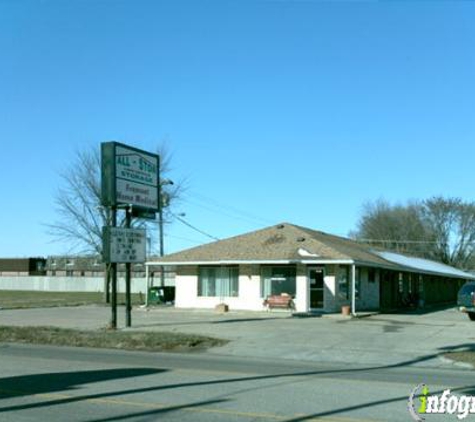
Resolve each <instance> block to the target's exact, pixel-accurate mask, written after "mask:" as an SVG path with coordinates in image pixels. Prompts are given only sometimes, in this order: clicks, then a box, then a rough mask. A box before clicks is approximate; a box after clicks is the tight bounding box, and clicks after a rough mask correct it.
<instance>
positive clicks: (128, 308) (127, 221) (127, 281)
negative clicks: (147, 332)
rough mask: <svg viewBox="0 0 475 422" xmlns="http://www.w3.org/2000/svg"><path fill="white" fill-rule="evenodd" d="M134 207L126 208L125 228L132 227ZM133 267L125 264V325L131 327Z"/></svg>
mask: <svg viewBox="0 0 475 422" xmlns="http://www.w3.org/2000/svg"><path fill="white" fill-rule="evenodd" d="M130 208H132V207H127V208H126V209H125V228H126V229H130V225H131V221H132V215H131V213H132V210H131V209H130ZM131 273H132V267H131V263H130V262H127V263H126V264H125V326H126V327H131V326H132V300H131V297H130V282H131V276H132V274H131Z"/></svg>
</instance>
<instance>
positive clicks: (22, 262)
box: [0, 258, 46, 277]
mask: <svg viewBox="0 0 475 422" xmlns="http://www.w3.org/2000/svg"><path fill="white" fill-rule="evenodd" d="M28 275H31V276H43V275H46V259H45V258H0V277H13V276H28Z"/></svg>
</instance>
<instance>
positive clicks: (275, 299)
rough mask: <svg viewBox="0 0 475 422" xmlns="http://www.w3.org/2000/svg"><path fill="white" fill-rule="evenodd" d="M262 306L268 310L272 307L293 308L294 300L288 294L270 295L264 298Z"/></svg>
mask: <svg viewBox="0 0 475 422" xmlns="http://www.w3.org/2000/svg"><path fill="white" fill-rule="evenodd" d="M263 305H264V306H266V307H267V309H268V310H270V309H274V308H280V309H294V308H295V305H294V301H293V300H292V296H288V295H272V296H267V299H266V300H264V303H263Z"/></svg>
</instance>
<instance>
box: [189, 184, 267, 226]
mask: <svg viewBox="0 0 475 422" xmlns="http://www.w3.org/2000/svg"><path fill="white" fill-rule="evenodd" d="M191 196H192V197H194V198H195V199H196V200H198V201H201V202H205V203H206V206H204V205H199V206H201V207H203V208H207V209H208V210H210V211H212V212H217V213H219V214H224V215H227V216H229V217H231V218H236V219H240V220H243V218H244V219H246V220H247V221H248V222H253V223H256V222H258V223H259V224H274V223H275V222H274V221H271V220H268V219H266V218H263V217H260V216H257V215H255V214H252V213H250V212H248V211H244V210H241V209H239V208H236V207H233V206H231V205H227V204H223V203H222V202H219V201H217V200H216V199H213V198H210V197H208V196H206V195H203V194H201V193H199V192H191ZM209 206H213V207H215V208H217V209H219V211H214V210H211V209H210V208H209ZM223 210H226V211H227V213H224V212H223ZM229 212H231V213H232V214H229Z"/></svg>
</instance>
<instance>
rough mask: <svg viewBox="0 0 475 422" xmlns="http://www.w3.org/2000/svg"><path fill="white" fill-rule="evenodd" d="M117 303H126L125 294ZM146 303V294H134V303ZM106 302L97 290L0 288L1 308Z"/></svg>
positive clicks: (118, 296)
mask: <svg viewBox="0 0 475 422" xmlns="http://www.w3.org/2000/svg"><path fill="white" fill-rule="evenodd" d="M117 303H118V304H119V305H120V304H124V303H125V294H123V293H119V294H118V295H117ZM143 303H145V296H144V295H141V294H133V295H132V304H133V305H141V304H143ZM101 304H104V299H103V294H102V293H96V292H85V293H83V292H31V291H20V290H0V308H3V309H21V308H47V307H52V306H80V305H101Z"/></svg>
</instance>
